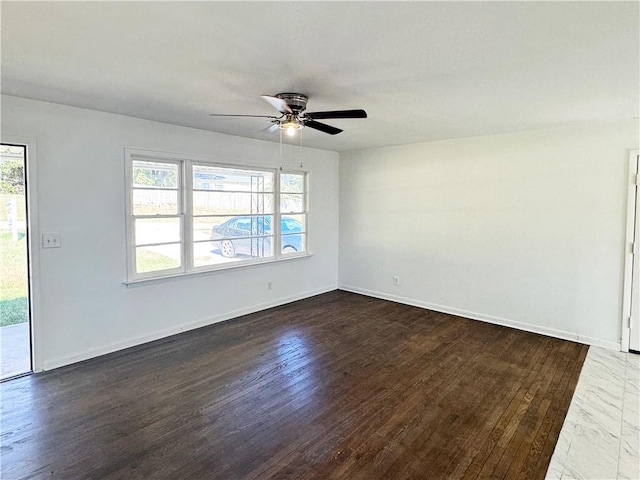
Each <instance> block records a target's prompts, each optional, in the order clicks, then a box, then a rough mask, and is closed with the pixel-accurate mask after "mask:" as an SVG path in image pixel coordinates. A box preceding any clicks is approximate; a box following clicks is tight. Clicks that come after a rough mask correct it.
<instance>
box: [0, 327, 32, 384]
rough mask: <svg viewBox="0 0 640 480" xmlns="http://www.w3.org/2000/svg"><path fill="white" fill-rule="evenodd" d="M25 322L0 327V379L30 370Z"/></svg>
mask: <svg viewBox="0 0 640 480" xmlns="http://www.w3.org/2000/svg"><path fill="white" fill-rule="evenodd" d="M30 355H31V347H30V345H29V324H28V323H27V322H24V323H18V324H17V325H9V326H7V327H0V379H4V378H8V377H12V376H14V375H19V374H21V373H25V372H28V371H29V370H31V359H30Z"/></svg>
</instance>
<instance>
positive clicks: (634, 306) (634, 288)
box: [629, 155, 640, 353]
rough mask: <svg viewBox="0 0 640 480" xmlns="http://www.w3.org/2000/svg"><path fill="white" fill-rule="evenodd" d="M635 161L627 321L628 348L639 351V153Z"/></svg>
mask: <svg viewBox="0 0 640 480" xmlns="http://www.w3.org/2000/svg"><path fill="white" fill-rule="evenodd" d="M634 161H635V172H636V177H635V181H634V183H635V215H634V217H635V218H634V219H633V222H634V229H633V232H634V235H633V247H632V252H633V267H632V269H633V274H632V280H631V320H630V321H629V350H633V351H635V352H638V353H640V251H639V250H640V194H639V193H638V173H639V172H640V170H639V168H638V167H640V155H636V156H635V160H632V166H633V163H634Z"/></svg>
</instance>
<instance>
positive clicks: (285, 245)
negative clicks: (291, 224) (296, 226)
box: [280, 233, 307, 254]
mask: <svg viewBox="0 0 640 480" xmlns="http://www.w3.org/2000/svg"><path fill="white" fill-rule="evenodd" d="M306 236H307V235H306V234H305V233H288V234H286V235H282V239H281V242H280V245H282V253H283V254H287V253H300V252H305V251H306V250H307V247H306Z"/></svg>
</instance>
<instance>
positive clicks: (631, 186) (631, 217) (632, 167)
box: [620, 150, 640, 352]
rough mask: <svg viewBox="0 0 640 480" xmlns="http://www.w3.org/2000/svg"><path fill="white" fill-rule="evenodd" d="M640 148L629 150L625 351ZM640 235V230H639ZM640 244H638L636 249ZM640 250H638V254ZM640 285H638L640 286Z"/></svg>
mask: <svg viewBox="0 0 640 480" xmlns="http://www.w3.org/2000/svg"><path fill="white" fill-rule="evenodd" d="M639 163H640V150H631V151H629V177H628V181H627V232H626V236H625V243H624V284H623V285H624V286H623V294H622V318H621V324H620V326H621V333H622V335H621V339H620V349H621V350H622V351H623V352H628V351H629V345H630V342H631V336H630V333H631V331H630V330H631V324H630V321H631V307H632V305H631V302H632V301H633V291H632V288H633V263H634V258H633V257H634V253H633V246H634V242H635V241H636V238H635V236H636V217H637V216H640V211H636V205H637V204H638V202H639V200H640V199H638V196H639V194H638V185H637V183H638V174H639V173H640V172H639V171H638V170H639V165H638V164H639ZM638 235H640V232H638ZM638 248H639V246H638V245H637V244H636V249H638ZM638 254H640V252H636V255H638ZM639 287H640V286H636V288H639Z"/></svg>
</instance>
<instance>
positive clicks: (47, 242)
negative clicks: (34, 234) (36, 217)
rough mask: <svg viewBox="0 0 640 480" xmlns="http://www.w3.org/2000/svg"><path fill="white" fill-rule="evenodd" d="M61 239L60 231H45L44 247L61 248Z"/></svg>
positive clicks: (43, 236)
mask: <svg viewBox="0 0 640 480" xmlns="http://www.w3.org/2000/svg"><path fill="white" fill-rule="evenodd" d="M60 245H61V240H60V234H59V233H43V234H42V248H60Z"/></svg>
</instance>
